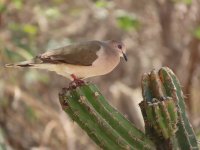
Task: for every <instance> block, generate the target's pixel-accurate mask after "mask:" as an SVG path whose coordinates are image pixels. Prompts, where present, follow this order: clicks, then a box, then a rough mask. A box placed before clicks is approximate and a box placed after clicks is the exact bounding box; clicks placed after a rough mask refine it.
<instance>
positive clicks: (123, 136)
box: [60, 84, 155, 150]
mask: <svg viewBox="0 0 200 150" xmlns="http://www.w3.org/2000/svg"><path fill="white" fill-rule="evenodd" d="M60 102H61V104H62V108H63V110H65V111H66V112H67V113H68V115H69V116H70V117H71V118H72V119H73V120H74V121H76V122H77V123H78V124H79V126H80V127H81V128H83V129H84V130H85V131H86V132H87V134H88V135H89V136H90V137H91V138H92V139H93V140H94V141H95V142H96V143H97V144H98V145H99V146H100V147H101V148H103V149H107V150H114V149H115V150H121V149H127V150H129V149H130V150H132V149H133V150H134V149H136V150H138V149H146V150H150V149H155V146H154V144H153V142H152V141H151V140H150V139H149V138H148V137H146V135H145V134H144V133H143V132H142V131H140V130H138V129H137V128H136V127H134V125H133V124H132V123H130V122H129V121H128V120H127V119H126V118H125V117H124V116H123V115H121V114H120V113H119V112H118V111H116V109H114V108H113V107H111V106H110V104H109V103H108V102H107V100H105V99H104V97H103V96H102V94H101V93H100V91H99V90H98V89H97V88H96V86H94V85H93V84H85V85H82V86H80V87H77V88H75V89H70V90H64V91H63V92H62V93H60Z"/></svg>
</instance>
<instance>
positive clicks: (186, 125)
mask: <svg viewBox="0 0 200 150" xmlns="http://www.w3.org/2000/svg"><path fill="white" fill-rule="evenodd" d="M159 75H160V78H161V80H162V82H163V85H164V87H165V90H166V93H167V95H168V96H170V97H173V99H174V100H175V101H176V103H177V108H178V110H179V111H178V116H179V122H178V127H179V130H178V131H177V133H176V137H177V140H178V142H179V146H180V147H181V149H183V150H187V149H193V150H198V149H199V148H198V143H197V139H196V136H195V133H194V131H193V128H192V126H191V124H190V122H189V120H188V117H187V114H186V110H185V103H184V98H183V93H182V90H181V87H180V83H179V81H178V79H177V78H176V76H175V75H174V73H173V72H172V71H171V70H170V69H168V68H162V69H160V71H159Z"/></svg>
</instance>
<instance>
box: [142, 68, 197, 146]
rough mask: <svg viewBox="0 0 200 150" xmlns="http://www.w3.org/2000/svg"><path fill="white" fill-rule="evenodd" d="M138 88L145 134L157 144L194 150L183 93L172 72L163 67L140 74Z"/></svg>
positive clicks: (195, 140)
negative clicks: (139, 86)
mask: <svg viewBox="0 0 200 150" xmlns="http://www.w3.org/2000/svg"><path fill="white" fill-rule="evenodd" d="M142 91H143V98H144V101H143V102H142V103H140V107H141V110H142V113H143V117H144V118H145V129H146V134H147V135H149V136H150V137H152V140H154V142H155V143H156V145H157V147H159V148H160V146H161V147H163V145H165V147H167V148H166V149H181V150H189V149H190V150H191V149H192V150H198V149H199V148H198V143H197V139H196V136H195V134H194V131H193V129H192V127H191V125H190V123H189V120H188V118H187V115H186V111H185V104H184V98H183V93H182V91H181V88H180V84H179V81H178V79H177V78H176V76H175V75H174V73H173V72H172V71H171V70H170V69H169V68H166V67H165V68H161V69H160V70H159V71H158V72H156V71H155V70H153V71H152V72H151V73H150V74H145V75H143V78H142ZM159 139H160V140H159Z"/></svg>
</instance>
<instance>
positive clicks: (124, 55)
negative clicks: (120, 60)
mask: <svg viewBox="0 0 200 150" xmlns="http://www.w3.org/2000/svg"><path fill="white" fill-rule="evenodd" d="M122 54H123V57H124V59H125V61H128V58H127V56H126V54H125V53H124V52H123V51H122Z"/></svg>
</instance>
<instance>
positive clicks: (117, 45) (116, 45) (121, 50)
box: [109, 40, 128, 61]
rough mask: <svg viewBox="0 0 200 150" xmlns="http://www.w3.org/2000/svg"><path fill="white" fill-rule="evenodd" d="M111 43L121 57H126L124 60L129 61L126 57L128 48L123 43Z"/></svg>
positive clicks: (112, 41)
mask: <svg viewBox="0 0 200 150" xmlns="http://www.w3.org/2000/svg"><path fill="white" fill-rule="evenodd" d="M109 43H110V44H111V46H112V47H113V48H114V50H116V51H117V52H118V53H119V56H120V57H124V59H125V60H126V61H128V58H127V56H126V47H125V45H124V43H122V42H121V41H115V40H111V41H109Z"/></svg>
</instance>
